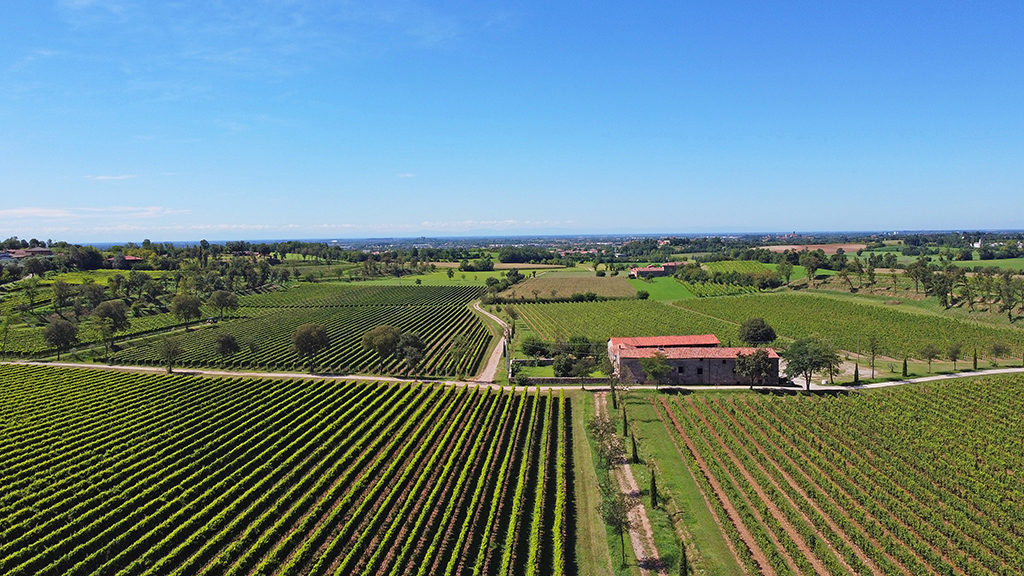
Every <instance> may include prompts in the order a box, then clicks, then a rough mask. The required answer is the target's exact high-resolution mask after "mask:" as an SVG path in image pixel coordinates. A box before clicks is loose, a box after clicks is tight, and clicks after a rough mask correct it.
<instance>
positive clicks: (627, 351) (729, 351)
mask: <svg viewBox="0 0 1024 576" xmlns="http://www.w3.org/2000/svg"><path fill="white" fill-rule="evenodd" d="M756 350H757V348H718V347H715V348H704V347H685V348H665V349H663V350H659V349H657V348H624V349H622V350H620V351H619V357H620V358H653V357H654V356H655V355H656V354H658V353H659V352H660V353H662V354H664V355H665V357H666V358H669V359H673V360H689V359H701V358H708V359H716V360H717V359H730V358H732V359H735V358H736V357H737V356H739V355H741V354H742V355H743V356H748V355H750V354H753V353H754V352H755V351H756ZM764 350H767V351H768V357H769V358H772V359H774V358H778V357H779V355H778V354H777V353H776V352H775V350H772V349H771V348H765V349H764Z"/></svg>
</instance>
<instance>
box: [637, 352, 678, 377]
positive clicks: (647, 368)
mask: <svg viewBox="0 0 1024 576" xmlns="http://www.w3.org/2000/svg"><path fill="white" fill-rule="evenodd" d="M640 367H641V368H643V370H644V374H646V375H647V378H648V379H649V380H654V382H655V384H663V383H664V380H665V378H666V377H668V375H669V373H670V372H672V366H671V365H670V364H669V363H668V358H667V357H666V356H665V354H663V353H661V352H656V353H655V354H654V356H651V357H650V358H641V359H640Z"/></svg>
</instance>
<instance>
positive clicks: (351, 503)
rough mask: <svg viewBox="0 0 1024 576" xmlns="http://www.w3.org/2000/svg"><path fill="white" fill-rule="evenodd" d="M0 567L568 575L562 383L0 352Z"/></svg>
mask: <svg viewBox="0 0 1024 576" xmlns="http://www.w3.org/2000/svg"><path fill="white" fill-rule="evenodd" d="M0 389H2V390H3V398H4V402H3V403H2V404H0V486H2V487H3V490H2V492H0V573H3V574H5V575H8V576H15V575H32V576H36V575H40V576H41V575H79V574H80V575H86V574H110V575H129V574H140V575H141V574H147V575H148V574H152V575H182V576H184V575H192V574H200V573H201V574H216V575H232V576H234V575H249V574H267V575H269V574H277V575H281V576H286V575H299V574H303V575H305V574H310V575H313V574H317V575H319V574H346V575H347V574H388V575H398V574H402V575H404V574H420V575H423V574H431V575H433V574H459V575H462V574H464V575H469V574H500V575H502V576H505V575H517V576H518V575H529V576H532V575H535V574H555V575H560V574H573V573H575V557H574V554H573V550H574V547H573V543H574V542H575V524H574V520H573V519H574V509H575V499H574V489H573V476H572V465H571V462H572V453H571V446H572V442H571V430H572V418H573V410H572V405H571V403H570V400H568V399H563V398H561V397H556V396H552V395H550V394H547V395H541V394H539V393H538V394H524V393H505V392H496V391H493V390H490V389H487V390H480V389H470V388H455V387H442V386H430V385H424V384H412V383H402V384H381V383H367V382H359V383H356V382H343V381H340V380H304V379H291V380H274V379H230V378H200V377H189V376H181V375H177V376H176V375H140V374H128V373H121V372H111V371H94V370H78V369H56V368H51V367H35V366H13V365H6V366H0Z"/></svg>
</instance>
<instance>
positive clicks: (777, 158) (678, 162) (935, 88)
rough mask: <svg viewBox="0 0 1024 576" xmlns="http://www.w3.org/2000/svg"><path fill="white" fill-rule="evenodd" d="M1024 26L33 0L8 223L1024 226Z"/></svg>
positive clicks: (994, 7)
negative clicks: (48, 0)
mask: <svg viewBox="0 0 1024 576" xmlns="http://www.w3.org/2000/svg"><path fill="white" fill-rule="evenodd" d="M637 6H640V7H637ZM1021 30H1024V5H1022V4H1021V3H1019V2H1005V3H998V2H987V3H967V2H863V1H861V2H843V3H840V2H804V3H797V2H789V3H780V2H754V1H751V2H724V1H723V2H699V3H695V2H651V3H640V4H636V3H633V4H630V3H622V2H614V3H613V2H601V3H594V2H503V1H490V0H483V1H476V2H445V3H432V4H423V3H414V2H402V1H399V2H387V1H380V2H359V1H352V2H340V1H327V0H324V1H317V0H307V1H302V0H280V1H270V0H246V1H238V0H219V1H212V0H180V1H175V2H154V1H144V0H61V1H57V2H47V1H41V0H7V1H6V2H4V3H3V5H2V7H0V191H2V193H0V235H2V236H4V237H7V236H10V235H18V236H20V237H24V238H28V237H39V238H44V239H45V238H53V239H66V240H71V241H125V240H134V241H139V240H141V239H143V238H151V239H153V240H190V239H198V238H211V239H234V238H261V239H269V238H311V237H317V238H333V237H337V238H344V237H367V236H394V235H397V236H417V235H421V234H426V235H466V234H503V235H514V234H534V233H551V234H565V233H613V232H614V233H620V232H638V233H639V232H677V233H688V232H690V233H702V232H741V231H789V230H828V229H833V230H881V229H995V228H1024V222H1022V220H1021V215H1022V214H1024V65H1022V62H1024V34H1021Z"/></svg>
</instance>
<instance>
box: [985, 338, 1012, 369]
mask: <svg viewBox="0 0 1024 576" xmlns="http://www.w3.org/2000/svg"><path fill="white" fill-rule="evenodd" d="M989 352H991V354H992V355H991V358H992V365H993V366H995V365H996V361H997V360H998V359H999V358H1005V357H1006V355H1007V354H1009V353H1010V347H1009V346H1007V345H1006V344H1004V343H1003V342H993V343H992V344H990V345H989Z"/></svg>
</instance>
